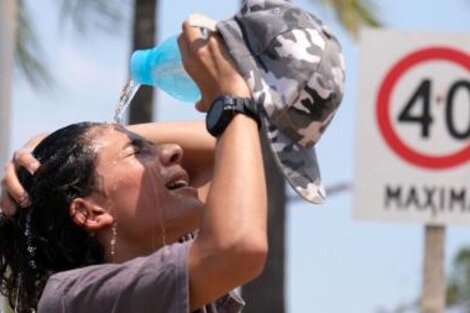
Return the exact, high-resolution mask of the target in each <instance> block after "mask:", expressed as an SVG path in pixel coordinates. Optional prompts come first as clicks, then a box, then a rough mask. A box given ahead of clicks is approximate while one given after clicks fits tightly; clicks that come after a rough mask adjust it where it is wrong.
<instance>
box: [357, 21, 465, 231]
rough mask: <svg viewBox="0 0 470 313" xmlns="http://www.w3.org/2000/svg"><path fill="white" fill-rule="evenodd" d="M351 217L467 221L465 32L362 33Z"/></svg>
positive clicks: (367, 31)
mask: <svg viewBox="0 0 470 313" xmlns="http://www.w3.org/2000/svg"><path fill="white" fill-rule="evenodd" d="M359 68H360V77H359V102H358V104H357V108H358V109H357V128H356V131H357V133H356V138H357V145H356V149H357V150H356V168H355V180H354V216H355V217H357V218H360V219H381V220H396V221H415V222H421V223H426V224H435V225H445V224H448V223H470V34H422V33H421V34H414V33H402V32H393V31H376V30H366V31H364V32H363V33H362V36H361V49H360V67H359Z"/></svg>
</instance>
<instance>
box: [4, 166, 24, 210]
mask: <svg viewBox="0 0 470 313" xmlns="http://www.w3.org/2000/svg"><path fill="white" fill-rule="evenodd" d="M2 194H4V195H7V196H8V197H7V196H4V198H5V201H7V202H8V200H14V201H15V202H16V203H17V204H19V205H20V206H21V207H27V206H28V205H29V204H30V201H29V195H28V193H27V192H26V190H25V189H24V188H23V185H21V183H20V181H19V180H18V176H17V175H16V169H15V166H14V164H13V162H9V163H8V164H7V167H6V170H5V177H4V178H3V180H2ZM9 198H12V199H9ZM7 205H8V203H7ZM2 207H3V203H2Z"/></svg>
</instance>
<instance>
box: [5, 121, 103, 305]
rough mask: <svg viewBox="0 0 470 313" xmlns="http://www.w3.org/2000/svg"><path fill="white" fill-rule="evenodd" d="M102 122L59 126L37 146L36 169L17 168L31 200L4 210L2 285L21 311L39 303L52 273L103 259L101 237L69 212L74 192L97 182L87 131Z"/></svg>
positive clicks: (77, 194)
mask: <svg viewBox="0 0 470 313" xmlns="http://www.w3.org/2000/svg"><path fill="white" fill-rule="evenodd" d="M99 125H102V124H97V123H90V122H83V123H78V124H73V125H69V126H67V127H64V128H62V129H59V130H57V131H55V132H54V133H52V134H51V135H49V136H48V137H46V138H45V139H44V140H43V141H42V142H41V143H40V144H39V145H38V146H37V147H36V148H35V149H34V151H33V155H34V156H35V157H36V158H37V159H38V160H39V162H40V163H41V166H40V168H39V169H38V171H37V172H36V174H35V175H34V176H33V175H31V174H29V173H28V172H27V171H26V170H25V169H24V168H20V169H18V171H17V174H18V177H19V179H20V182H21V183H22V184H23V186H24V187H25V189H26V191H27V192H28V193H29V195H30V198H31V205H30V207H29V208H25V209H20V208H19V209H18V210H17V212H16V214H15V215H14V216H13V217H8V216H6V215H4V214H3V213H2V214H0V282H1V285H0V291H1V293H2V294H3V295H5V296H6V297H7V298H8V300H9V302H10V305H11V306H12V307H15V306H16V311H17V312H32V310H35V309H36V307H37V304H38V301H39V298H40V296H41V293H42V291H43V289H44V287H45V285H46V282H47V280H48V278H49V276H50V275H51V274H53V273H56V272H60V271H65V270H70V269H74V268H79V267H83V266H88V265H92V264H99V263H103V261H104V252H103V248H102V247H101V245H100V244H99V243H98V240H97V239H96V238H95V237H94V236H93V234H91V233H89V232H87V231H86V230H85V229H83V228H81V227H79V226H77V225H76V224H75V223H74V222H73V220H72V218H71V216H70V213H69V205H70V203H71V201H72V200H73V199H74V198H76V197H85V196H87V195H89V194H90V193H92V191H93V190H94V189H95V187H96V181H95V174H94V171H95V152H94V151H93V149H91V147H90V145H89V142H90V136H88V132H89V131H90V130H91V129H92V128H94V127H96V126H99Z"/></svg>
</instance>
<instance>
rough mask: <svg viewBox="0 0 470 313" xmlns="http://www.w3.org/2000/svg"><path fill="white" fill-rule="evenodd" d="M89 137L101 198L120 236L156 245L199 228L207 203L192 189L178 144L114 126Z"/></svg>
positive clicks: (168, 241) (176, 238)
mask: <svg viewBox="0 0 470 313" xmlns="http://www.w3.org/2000/svg"><path fill="white" fill-rule="evenodd" d="M91 138H92V140H91V147H92V149H94V150H95V152H96V154H97V159H96V181H97V182H98V187H97V189H98V190H99V192H98V194H99V195H100V196H99V197H98V198H99V199H101V200H100V201H101V202H102V203H101V204H102V205H103V206H104V207H105V208H107V209H108V210H109V212H110V214H112V215H113V217H114V218H115V221H116V222H117V225H118V226H117V231H118V236H119V237H120V238H122V236H126V237H127V238H126V239H128V240H131V241H134V240H137V241H138V242H139V243H146V244H147V245H148V246H152V245H153V247H156V246H160V245H161V244H162V243H163V244H164V243H165V241H166V243H170V242H174V241H176V240H178V239H179V238H180V237H181V236H183V235H185V234H186V233H188V232H190V231H193V230H194V229H196V228H197V227H198V226H199V222H200V216H201V212H202V207H203V203H202V202H201V201H200V200H199V198H198V194H197V189H196V188H193V187H190V186H189V182H190V178H189V177H188V174H187V172H186V171H185V170H184V169H183V168H182V166H181V164H180V163H181V158H182V153H183V152H182V150H181V148H180V147H179V146H178V145H155V144H153V143H152V142H149V141H147V140H146V139H144V138H143V137H141V136H139V135H137V134H135V133H132V132H130V131H128V130H126V129H125V128H124V127H121V126H116V125H110V126H104V127H103V128H101V129H99V130H97V131H96V132H95V134H91Z"/></svg>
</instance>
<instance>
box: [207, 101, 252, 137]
mask: <svg viewBox="0 0 470 313" xmlns="http://www.w3.org/2000/svg"><path fill="white" fill-rule="evenodd" d="M254 110H256V105H255V103H254V101H253V100H252V99H250V98H240V97H233V96H228V95H223V96H219V97H217V98H216V99H215V100H214V101H213V102H212V105H211V107H210V109H209V111H208V112H207V115H206V127H207V130H208V131H209V133H210V134H211V135H212V136H214V137H219V136H220V135H221V134H222V133H223V132H224V130H225V128H227V126H228V125H229V124H230V122H231V121H232V119H233V117H234V116H235V115H236V114H237V113H242V114H245V115H247V116H249V117H251V118H253V119H254V120H255V121H256V122H257V123H258V128H259V127H260V121H259V117H258V112H255V111H254Z"/></svg>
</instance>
